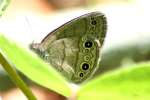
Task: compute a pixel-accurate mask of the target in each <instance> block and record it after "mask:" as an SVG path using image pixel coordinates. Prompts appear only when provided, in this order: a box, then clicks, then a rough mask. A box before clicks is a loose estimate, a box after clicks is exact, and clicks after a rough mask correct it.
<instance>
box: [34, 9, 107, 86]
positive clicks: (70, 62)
mask: <svg viewBox="0 0 150 100" xmlns="http://www.w3.org/2000/svg"><path fill="white" fill-rule="evenodd" d="M106 28H107V26H106V18H105V16H104V15H103V14H102V13H100V12H91V13H88V14H85V15H83V16H80V17H78V18H75V19H73V20H71V21H69V22H67V23H65V24H64V25H62V26H61V27H59V28H57V29H55V30H54V31H52V32H51V33H49V34H48V35H47V36H46V37H45V38H44V39H43V40H42V42H41V43H39V44H32V45H31V49H32V50H34V51H35V52H36V53H37V54H38V55H39V56H40V57H41V58H42V59H43V60H45V61H46V62H48V63H50V65H52V66H53V67H55V68H56V69H57V70H58V71H59V72H61V73H62V74H63V75H64V76H65V77H66V78H68V79H69V80H70V81H71V82H74V83H81V82H83V81H84V80H86V79H87V78H89V77H90V76H92V75H93V73H94V72H95V70H96V69H97V68H98V66H99V62H100V51H101V48H102V45H103V42H104V38H105V34H106Z"/></svg>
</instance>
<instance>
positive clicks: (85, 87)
mask: <svg viewBox="0 0 150 100" xmlns="http://www.w3.org/2000/svg"><path fill="white" fill-rule="evenodd" d="M77 100H150V62H145V63H141V64H137V65H132V66H128V67H126V68H122V69H119V70H117V71H112V72H109V73H107V74H104V75H103V76H100V77H97V78H96V79H94V80H92V81H90V82H88V83H86V84H82V87H81V88H80V90H79V92H78V94H77Z"/></svg>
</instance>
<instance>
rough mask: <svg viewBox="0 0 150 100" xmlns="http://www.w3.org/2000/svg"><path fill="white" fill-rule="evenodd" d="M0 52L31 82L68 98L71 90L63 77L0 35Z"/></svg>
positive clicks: (33, 55)
mask: <svg viewBox="0 0 150 100" xmlns="http://www.w3.org/2000/svg"><path fill="white" fill-rule="evenodd" d="M0 50H1V51H2V52H3V54H5V55H6V56H7V58H8V60H9V61H11V63H13V64H14V65H15V67H16V68H17V69H18V70H19V71H20V72H22V73H23V74H24V75H26V76H27V77H28V78H30V79H31V80H32V81H34V82H36V83H37V84H40V85H42V86H44V87H47V88H49V89H51V90H53V91H55V92H57V93H60V94H62V95H64V96H67V97H68V96H70V94H71V89H70V87H69V84H68V82H67V81H66V80H65V79H64V77H62V76H61V75H60V74H59V73H58V72H57V71H56V70H55V69H54V68H52V66H50V65H49V64H46V63H45V62H43V61H42V60H41V59H40V58H39V57H37V56H36V55H35V54H33V53H32V52H31V51H30V50H28V49H27V48H23V47H21V46H18V45H17V44H16V43H14V42H13V41H10V40H8V39H7V38H5V37H4V36H2V35H0Z"/></svg>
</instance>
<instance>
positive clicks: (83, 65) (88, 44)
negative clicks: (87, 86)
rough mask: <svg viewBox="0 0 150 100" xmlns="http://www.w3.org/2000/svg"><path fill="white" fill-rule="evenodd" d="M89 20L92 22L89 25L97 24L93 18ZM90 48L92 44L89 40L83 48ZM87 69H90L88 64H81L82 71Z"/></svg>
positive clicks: (81, 74) (81, 75)
mask: <svg viewBox="0 0 150 100" xmlns="http://www.w3.org/2000/svg"><path fill="white" fill-rule="evenodd" d="M91 20H92V21H91V24H92V25H94V26H95V25H96V24H97V22H96V20H94V18H91ZM92 46H93V43H92V42H91V41H89V40H88V41H86V42H85V44H84V47H85V48H91V47H92ZM89 67H90V66H89V64H88V63H83V64H82V69H83V70H88V69H89ZM79 76H80V77H83V73H82V72H81V73H80V74H79Z"/></svg>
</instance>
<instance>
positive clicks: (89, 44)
mask: <svg viewBox="0 0 150 100" xmlns="http://www.w3.org/2000/svg"><path fill="white" fill-rule="evenodd" d="M92 45H93V43H92V42H91V41H87V42H85V44H84V46H85V47H86V48H91V47H92Z"/></svg>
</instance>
